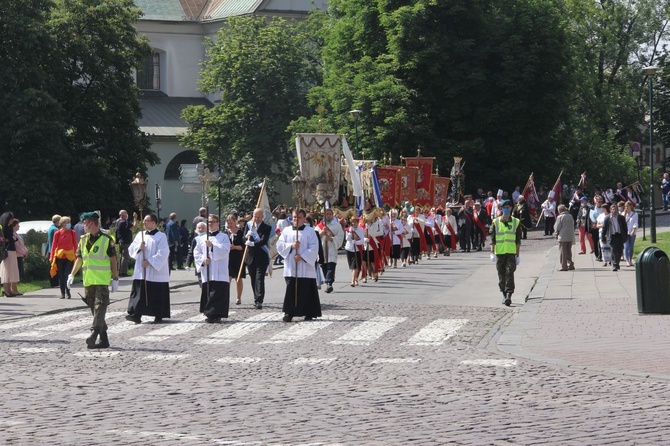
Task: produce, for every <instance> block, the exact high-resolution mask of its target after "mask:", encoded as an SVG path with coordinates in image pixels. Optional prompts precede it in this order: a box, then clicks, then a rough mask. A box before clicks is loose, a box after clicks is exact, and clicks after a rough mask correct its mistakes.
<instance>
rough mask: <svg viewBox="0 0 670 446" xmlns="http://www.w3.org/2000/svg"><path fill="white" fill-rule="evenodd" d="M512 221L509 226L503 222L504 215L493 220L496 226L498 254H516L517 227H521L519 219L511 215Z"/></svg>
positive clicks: (496, 251)
mask: <svg viewBox="0 0 670 446" xmlns="http://www.w3.org/2000/svg"><path fill="white" fill-rule="evenodd" d="M510 222H511V223H512V224H511V225H510V227H508V226H507V225H506V224H505V223H503V222H502V217H498V218H496V219H495V220H493V224H494V225H495V228H496V245H495V253H496V255H498V254H515V255H516V229H517V228H518V227H519V219H518V218H514V217H510Z"/></svg>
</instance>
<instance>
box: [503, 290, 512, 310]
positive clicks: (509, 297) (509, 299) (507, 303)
mask: <svg viewBox="0 0 670 446" xmlns="http://www.w3.org/2000/svg"><path fill="white" fill-rule="evenodd" d="M503 296H504V298H503V305H505V306H507V307H509V306H510V305H512V293H508V292H505V291H503Z"/></svg>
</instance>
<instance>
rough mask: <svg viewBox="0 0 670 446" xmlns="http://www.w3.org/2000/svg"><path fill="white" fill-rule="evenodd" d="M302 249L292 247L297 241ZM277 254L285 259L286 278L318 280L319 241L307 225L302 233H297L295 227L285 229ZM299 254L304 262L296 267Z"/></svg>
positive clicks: (279, 241) (280, 237)
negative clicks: (296, 257) (296, 258)
mask: <svg viewBox="0 0 670 446" xmlns="http://www.w3.org/2000/svg"><path fill="white" fill-rule="evenodd" d="M296 235H297V241H299V242H300V247H299V248H298V251H297V253H296V250H295V249H293V248H292V247H291V245H293V243H294V242H295V241H296ZM277 252H278V253H279V255H280V256H282V257H283V258H284V277H296V273H297V277H300V278H307V279H316V261H317V260H318V258H319V240H318V239H317V235H316V232H314V229H313V228H312V227H310V226H307V225H305V227H304V229H303V230H302V231H296V229H295V227H294V226H291V227H288V228H284V230H283V231H282V232H281V235H280V236H279V240H277ZM296 254H299V255H300V257H302V260H301V261H300V262H298V264H297V265H296V262H295V255H296Z"/></svg>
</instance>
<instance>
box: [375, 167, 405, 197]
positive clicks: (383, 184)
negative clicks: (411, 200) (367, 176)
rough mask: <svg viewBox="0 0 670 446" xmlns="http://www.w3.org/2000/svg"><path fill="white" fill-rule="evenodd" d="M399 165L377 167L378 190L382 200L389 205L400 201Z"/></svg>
mask: <svg viewBox="0 0 670 446" xmlns="http://www.w3.org/2000/svg"><path fill="white" fill-rule="evenodd" d="M399 169H400V168H399V167H397V166H386V167H377V178H378V179H379V191H380V192H381V194H382V202H383V203H384V204H389V205H391V206H397V205H398V204H399V203H400V200H399V198H398V197H399V196H400V174H399Z"/></svg>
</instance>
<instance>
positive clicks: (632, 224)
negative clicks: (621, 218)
mask: <svg viewBox="0 0 670 446" xmlns="http://www.w3.org/2000/svg"><path fill="white" fill-rule="evenodd" d="M637 224H638V217H637V212H631V213H630V214H626V225H627V226H628V235H635V233H636V232H637Z"/></svg>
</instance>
